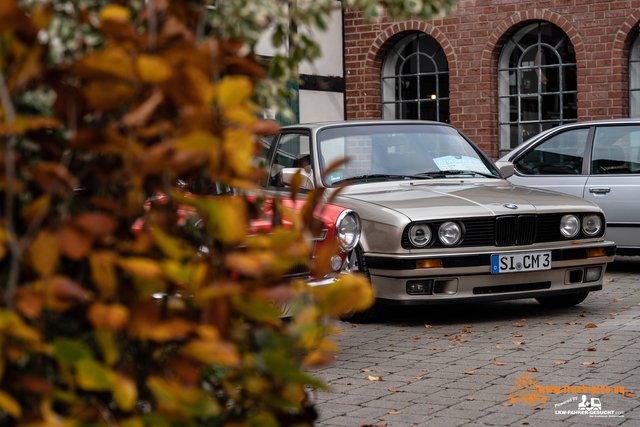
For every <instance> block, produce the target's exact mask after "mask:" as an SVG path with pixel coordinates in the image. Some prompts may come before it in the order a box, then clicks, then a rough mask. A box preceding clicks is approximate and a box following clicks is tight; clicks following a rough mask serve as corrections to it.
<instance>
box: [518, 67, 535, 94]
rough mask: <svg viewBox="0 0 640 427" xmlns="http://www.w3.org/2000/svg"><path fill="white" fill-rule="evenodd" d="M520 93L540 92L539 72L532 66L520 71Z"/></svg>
mask: <svg viewBox="0 0 640 427" xmlns="http://www.w3.org/2000/svg"><path fill="white" fill-rule="evenodd" d="M520 93H538V73H537V70H534V69H532V68H528V69H524V70H521V71H520Z"/></svg>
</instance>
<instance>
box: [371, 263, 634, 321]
mask: <svg viewBox="0 0 640 427" xmlns="http://www.w3.org/2000/svg"><path fill="white" fill-rule="evenodd" d="M609 273H611V274H633V273H640V257H616V259H615V261H614V262H612V263H610V264H609V265H608V266H607V270H606V273H605V278H606V277H607V274H609ZM592 304H594V302H593V299H591V300H590V298H589V297H588V298H587V299H586V300H585V302H584V303H583V304H582V305H577V306H574V307H568V308H559V309H549V308H544V307H543V306H542V305H540V304H539V303H538V302H537V301H535V300H534V299H532V298H526V299H519V300H509V301H495V302H475V303H469V304H443V305H424V306H386V307H385V313H384V315H383V318H381V319H379V320H378V321H377V322H375V323H382V324H386V323H388V324H394V323H398V322H400V323H406V324H407V325H418V324H423V323H429V324H433V325H449V324H460V323H465V324H470V323H480V322H487V321H488V322H495V321H501V320H504V321H518V320H520V319H523V318H527V319H531V320H534V319H547V318H549V317H550V316H553V314H554V313H564V314H571V313H573V312H575V313H576V314H579V313H581V312H582V311H583V310H585V308H588V307H589V306H590V305H592Z"/></svg>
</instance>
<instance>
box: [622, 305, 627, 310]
mask: <svg viewBox="0 0 640 427" xmlns="http://www.w3.org/2000/svg"><path fill="white" fill-rule="evenodd" d="M620 308H621V309H623V310H629V307H627V306H626V305H623V306H622V307H620Z"/></svg>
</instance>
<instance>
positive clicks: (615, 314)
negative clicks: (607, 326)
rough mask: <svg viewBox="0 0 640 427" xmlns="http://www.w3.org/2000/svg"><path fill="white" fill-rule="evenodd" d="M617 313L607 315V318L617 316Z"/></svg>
mask: <svg viewBox="0 0 640 427" xmlns="http://www.w3.org/2000/svg"><path fill="white" fill-rule="evenodd" d="M617 315H618V313H609V316H617Z"/></svg>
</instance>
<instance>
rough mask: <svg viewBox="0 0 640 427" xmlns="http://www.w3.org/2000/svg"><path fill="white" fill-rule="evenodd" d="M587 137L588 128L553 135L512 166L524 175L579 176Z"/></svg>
mask: <svg viewBox="0 0 640 427" xmlns="http://www.w3.org/2000/svg"><path fill="white" fill-rule="evenodd" d="M588 135H589V128H580V129H571V130H568V131H566V132H562V133H559V134H557V135H554V136H552V137H551V138H549V139H547V140H546V141H544V142H542V143H541V144H538V145H537V146H536V147H535V148H534V149H533V150H531V151H529V152H528V153H527V154H525V155H524V156H523V157H521V158H520V159H518V160H517V161H516V162H515V163H514V166H515V168H516V170H517V171H518V172H520V173H522V174H524V175H580V174H582V163H583V161H584V151H585V146H586V144H587V136H588Z"/></svg>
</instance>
